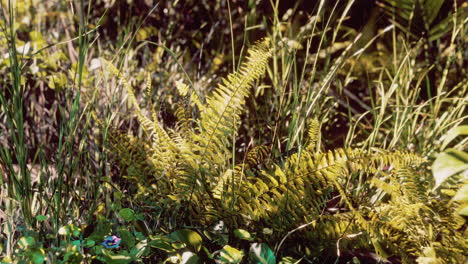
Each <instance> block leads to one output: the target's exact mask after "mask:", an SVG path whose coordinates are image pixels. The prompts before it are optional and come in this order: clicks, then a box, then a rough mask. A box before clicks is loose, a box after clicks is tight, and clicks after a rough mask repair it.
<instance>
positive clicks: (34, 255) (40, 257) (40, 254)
mask: <svg viewBox="0 0 468 264" xmlns="http://www.w3.org/2000/svg"><path fill="white" fill-rule="evenodd" d="M30 260H31V262H32V263H34V264H42V263H44V261H45V252H44V250H43V249H42V248H39V249H35V250H33V251H32V252H31V255H30Z"/></svg>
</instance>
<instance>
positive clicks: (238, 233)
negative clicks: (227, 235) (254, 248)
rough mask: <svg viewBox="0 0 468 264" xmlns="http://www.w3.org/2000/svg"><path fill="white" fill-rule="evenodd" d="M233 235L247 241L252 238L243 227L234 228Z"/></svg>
mask: <svg viewBox="0 0 468 264" xmlns="http://www.w3.org/2000/svg"><path fill="white" fill-rule="evenodd" d="M234 235H235V236H236V237H238V238H239V239H243V240H248V241H252V240H253V237H252V235H251V234H250V233H249V232H248V231H247V230H244V229H236V230H234Z"/></svg>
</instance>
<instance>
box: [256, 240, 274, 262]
mask: <svg viewBox="0 0 468 264" xmlns="http://www.w3.org/2000/svg"><path fill="white" fill-rule="evenodd" d="M250 252H251V255H253V258H254V259H255V261H256V263H257V264H276V257H275V254H274V253H273V250H271V248H270V247H268V245H267V244H265V243H261V244H260V243H253V244H252V246H251V247H250Z"/></svg>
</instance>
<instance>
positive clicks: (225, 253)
mask: <svg viewBox="0 0 468 264" xmlns="http://www.w3.org/2000/svg"><path fill="white" fill-rule="evenodd" d="M243 257H244V251H242V250H238V249H236V248H233V247H231V246H229V245H226V246H224V247H223V249H222V250H221V254H220V256H219V260H221V261H222V263H240V262H241V261H242V258H243Z"/></svg>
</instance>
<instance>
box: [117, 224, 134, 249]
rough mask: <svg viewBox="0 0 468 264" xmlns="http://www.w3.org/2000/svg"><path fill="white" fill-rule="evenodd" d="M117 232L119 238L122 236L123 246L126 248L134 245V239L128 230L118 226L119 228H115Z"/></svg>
mask: <svg viewBox="0 0 468 264" xmlns="http://www.w3.org/2000/svg"><path fill="white" fill-rule="evenodd" d="M117 234H118V235H119V237H120V238H122V245H123V246H126V247H128V248H131V247H133V246H135V244H136V240H135V237H134V236H133V235H132V233H131V232H130V231H128V230H125V229H123V228H120V229H119V230H117Z"/></svg>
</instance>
